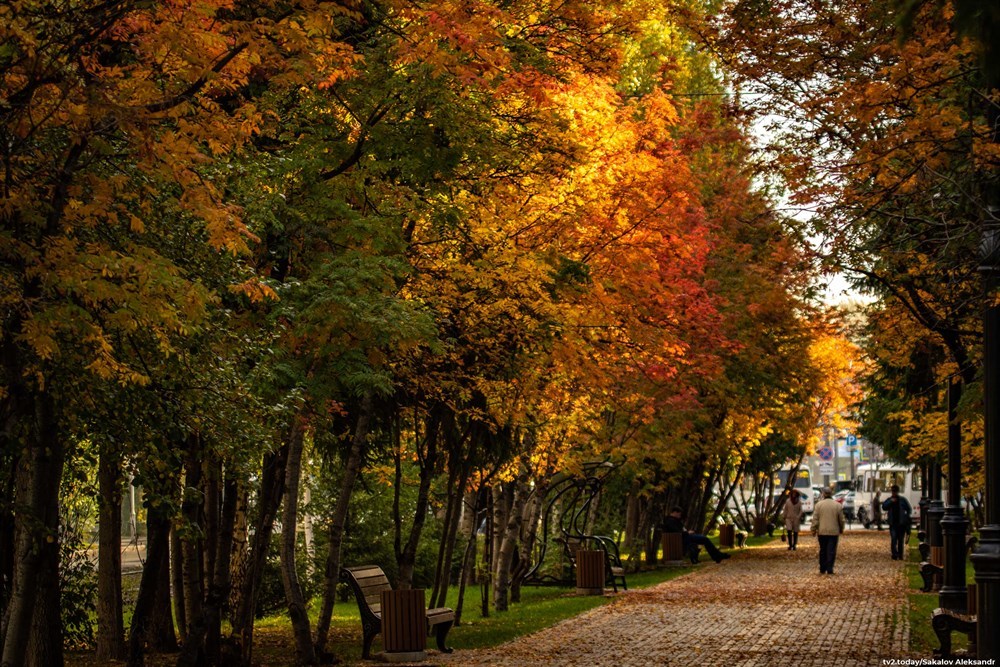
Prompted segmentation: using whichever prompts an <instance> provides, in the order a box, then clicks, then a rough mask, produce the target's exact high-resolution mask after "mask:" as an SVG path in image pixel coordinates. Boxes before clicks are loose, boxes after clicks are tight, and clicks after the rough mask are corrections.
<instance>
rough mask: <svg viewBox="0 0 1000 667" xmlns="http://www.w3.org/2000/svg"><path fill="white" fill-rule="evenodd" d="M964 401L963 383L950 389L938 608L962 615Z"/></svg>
mask: <svg viewBox="0 0 1000 667" xmlns="http://www.w3.org/2000/svg"><path fill="white" fill-rule="evenodd" d="M961 397H962V384H961V382H960V380H959V379H958V378H957V377H956V378H952V380H951V384H949V385H948V504H947V506H946V507H945V508H944V516H943V517H942V518H941V535H942V537H943V540H944V573H943V582H942V585H941V592H940V593H939V595H938V600H939V604H940V605H941V606H942V607H944V608H945V609H951V610H952V611H957V612H960V613H966V612H967V611H968V612H972V611H974V610H966V604H967V598H968V589H967V588H966V586H965V531H966V528H967V527H968V522H967V521H966V520H965V516H964V515H963V514H962V507H961V499H962V493H961V483H962V427H961V423H960V422H959V421H958V402H959V400H960V399H961Z"/></svg>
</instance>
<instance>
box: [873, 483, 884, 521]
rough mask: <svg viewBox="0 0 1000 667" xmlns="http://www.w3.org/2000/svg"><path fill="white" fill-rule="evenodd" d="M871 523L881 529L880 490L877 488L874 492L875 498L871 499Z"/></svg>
mask: <svg viewBox="0 0 1000 667" xmlns="http://www.w3.org/2000/svg"><path fill="white" fill-rule="evenodd" d="M872 523H874V524H875V527H876V528H878V529H879V530H882V491H881V490H878V491H876V492H875V498H873V499H872Z"/></svg>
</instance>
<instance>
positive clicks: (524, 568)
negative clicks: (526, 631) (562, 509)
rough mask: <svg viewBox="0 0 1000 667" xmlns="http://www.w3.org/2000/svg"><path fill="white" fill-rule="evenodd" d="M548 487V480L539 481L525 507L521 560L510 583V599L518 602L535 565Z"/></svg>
mask: <svg viewBox="0 0 1000 667" xmlns="http://www.w3.org/2000/svg"><path fill="white" fill-rule="evenodd" d="M547 489H548V481H547V480H546V481H545V482H538V483H537V484H536V485H535V488H534V490H533V491H532V492H531V497H530V498H529V500H528V502H527V506H526V507H525V519H524V523H523V524H522V525H521V560H520V561H519V562H518V564H517V568H515V570H514V573H513V576H512V577H511V583H510V601H511V602H512V603H517V602H520V601H521V582H522V581H524V578H525V576H527V574H528V572H529V571H530V570H531V567H532V565H534V558H535V553H534V552H535V542H536V541H537V539H538V522H539V520H540V519H541V517H542V506H543V505H544V501H545V492H546V490H547Z"/></svg>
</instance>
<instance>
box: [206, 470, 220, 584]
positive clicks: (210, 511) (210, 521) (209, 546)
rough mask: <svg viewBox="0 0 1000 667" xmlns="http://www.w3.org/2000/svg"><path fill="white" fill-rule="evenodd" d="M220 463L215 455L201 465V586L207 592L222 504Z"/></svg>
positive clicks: (212, 568)
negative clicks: (202, 500) (202, 527)
mask: <svg viewBox="0 0 1000 667" xmlns="http://www.w3.org/2000/svg"><path fill="white" fill-rule="evenodd" d="M221 477H222V462H221V461H220V460H219V458H218V457H217V456H215V455H209V456H208V457H207V459H206V460H205V462H204V463H203V464H202V487H203V494H204V504H203V505H202V508H201V515H202V517H203V518H204V528H205V535H204V539H203V540H202V549H201V553H202V561H201V575H202V577H201V581H202V583H201V586H202V590H203V591H207V590H208V588H209V586H211V585H212V578H213V574H214V572H215V560H216V558H218V550H219V511H220V503H221V502H222V489H221V488H220V487H219V485H220V484H221V483H222V480H221Z"/></svg>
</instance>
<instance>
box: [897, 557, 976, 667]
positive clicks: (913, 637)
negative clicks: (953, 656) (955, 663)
mask: <svg viewBox="0 0 1000 667" xmlns="http://www.w3.org/2000/svg"><path fill="white" fill-rule="evenodd" d="M906 572H907V581H908V583H909V586H910V591H909V603H910V605H909V607H910V650H911V651H913V652H914V653H916V654H918V655H921V656H926V657H930V656H931V655H932V654H933V651H934V649H936V648H940V644H939V643H938V640H937V636H936V635H935V634H934V630H933V629H932V628H931V614H932V613H933V611H934V610H935V609H937V608H938V607H939V606H940V605H939V604H938V592H937V591H932V592H930V593H923V592H921V590H920V588H921V587H922V586H923V585H924V580H923V578H922V577H921V576H920V552H919V551H918V550H917V547H916V543H915V542H914V543H913V546H911V547H910V550H909V553H908V562H907V564H906ZM965 581H966V583H974V582H975V572H974V570H973V568H972V563H971V561H969V560H966V562H965ZM951 643H952V649H953V650H965V649H966V648H967V647H968V641H967V638H966V636H965V635H964V634H962V633H960V632H956V633H953V634H952V638H951Z"/></svg>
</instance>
